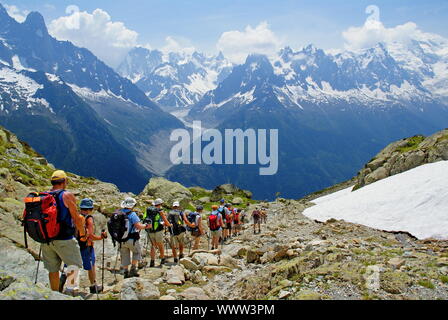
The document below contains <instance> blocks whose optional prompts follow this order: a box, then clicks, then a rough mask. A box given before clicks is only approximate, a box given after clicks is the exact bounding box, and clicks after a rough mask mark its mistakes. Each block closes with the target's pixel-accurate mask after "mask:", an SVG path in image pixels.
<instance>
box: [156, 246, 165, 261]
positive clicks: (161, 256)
mask: <svg viewBox="0 0 448 320" xmlns="http://www.w3.org/2000/svg"><path fill="white" fill-rule="evenodd" d="M157 248H159V252H160V259H163V258H165V250H164V248H163V243H157Z"/></svg>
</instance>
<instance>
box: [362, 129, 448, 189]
mask: <svg viewBox="0 0 448 320" xmlns="http://www.w3.org/2000/svg"><path fill="white" fill-rule="evenodd" d="M442 160H448V129H445V130H442V131H440V132H437V133H435V134H433V135H432V136H430V137H427V138H425V137H423V136H415V137H412V138H407V139H403V140H400V141H397V142H394V143H391V144H390V145H388V146H387V147H386V148H385V149H383V150H382V151H381V152H380V153H378V154H377V155H376V156H375V157H374V158H373V159H372V160H371V161H370V162H369V163H367V164H366V165H365V167H364V168H363V169H362V170H361V171H360V172H359V173H358V176H357V184H356V185H355V187H354V188H355V189H358V188H361V187H363V186H365V185H368V184H371V183H374V182H376V181H378V180H381V179H384V178H387V177H389V176H392V175H395V174H398V173H402V172H405V171H407V170H410V169H413V168H415V167H418V166H420V165H423V164H426V163H433V162H437V161H442Z"/></svg>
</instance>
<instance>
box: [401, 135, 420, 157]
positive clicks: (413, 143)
mask: <svg viewBox="0 0 448 320" xmlns="http://www.w3.org/2000/svg"><path fill="white" fill-rule="evenodd" d="M423 140H425V137H424V136H414V137H412V138H409V139H408V142H407V144H406V145H405V146H403V147H399V148H397V149H396V150H395V151H398V152H400V153H405V152H408V151H411V150H415V149H417V147H418V146H419V144H420V143H422V141H423Z"/></svg>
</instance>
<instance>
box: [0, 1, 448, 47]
mask: <svg viewBox="0 0 448 320" xmlns="http://www.w3.org/2000/svg"><path fill="white" fill-rule="evenodd" d="M0 2H1V3H2V4H8V5H15V6H16V7H17V8H18V9H19V10H21V11H31V10H36V11H39V12H41V13H42V14H43V15H44V17H45V19H46V21H47V24H48V23H49V22H51V21H52V20H54V19H57V18H59V17H61V16H66V15H67V14H66V13H65V9H66V7H67V6H69V5H73V4H74V5H77V6H78V7H79V9H80V10H81V11H87V12H88V13H92V12H93V10H95V9H97V8H100V9H102V10H103V11H105V12H107V13H108V14H109V15H110V17H111V20H112V21H114V22H117V21H120V22H123V23H124V25H125V27H126V28H127V29H130V30H133V31H135V32H137V33H138V40H137V42H138V43H139V44H149V45H150V46H151V47H153V48H160V47H162V46H164V45H166V37H167V36H170V37H172V38H173V39H176V41H178V42H179V43H182V45H184V46H194V47H195V48H197V49H199V50H201V51H205V52H209V53H213V52H215V51H216V50H217V47H216V45H217V42H218V40H219V38H220V37H221V35H222V34H223V33H224V32H227V31H232V30H240V31H244V29H245V28H246V27H247V26H248V25H250V26H252V27H254V28H255V27H256V26H257V25H259V24H260V23H261V22H263V21H266V22H267V23H268V25H269V30H270V31H272V32H273V33H274V34H275V36H276V37H277V38H278V39H280V40H281V42H282V44H288V45H290V46H292V47H293V48H299V47H302V46H304V45H307V44H309V43H313V44H314V45H316V46H317V47H320V48H323V49H329V48H342V47H343V44H344V39H343V37H342V32H343V31H344V30H347V29H348V28H349V27H352V26H362V25H363V24H364V22H365V20H366V18H367V16H368V15H367V14H366V13H365V9H366V7H367V6H368V5H372V4H373V5H376V6H378V7H379V9H380V20H381V22H382V23H383V24H384V26H385V27H394V26H396V25H399V24H403V23H406V22H409V21H412V22H415V23H416V24H417V26H418V28H419V29H420V30H422V31H424V32H431V33H436V34H439V35H442V36H444V37H447V38H448V19H447V17H448V1H446V0H429V1H421V0H378V1H372V0H368V1H364V0H344V1H342V0H341V1H335V0H321V1H311V0H295V1H293V0H277V1H274V0H269V1H267V0H240V1H237V0H222V1H215V0H184V1H181V0H128V1H117V0H113V1H111V0H78V1H76V0H46V1H37V0H0ZM69 40H71V39H69Z"/></svg>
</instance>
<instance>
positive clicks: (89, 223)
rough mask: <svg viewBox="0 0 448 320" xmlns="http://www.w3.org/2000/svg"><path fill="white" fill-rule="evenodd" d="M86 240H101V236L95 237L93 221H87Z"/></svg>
mask: <svg viewBox="0 0 448 320" xmlns="http://www.w3.org/2000/svg"><path fill="white" fill-rule="evenodd" d="M87 238H88V239H89V240H90V241H98V240H102V239H103V238H102V237H101V236H97V235H95V232H94V230H93V219H87Z"/></svg>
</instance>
